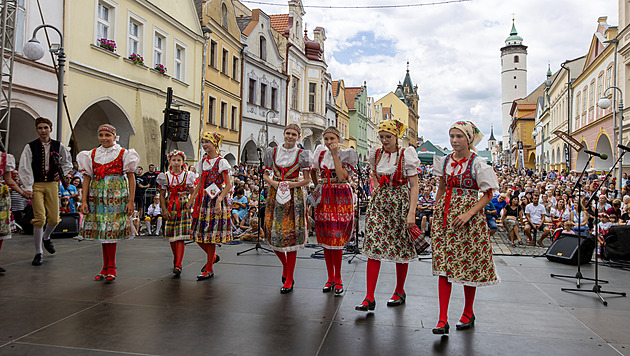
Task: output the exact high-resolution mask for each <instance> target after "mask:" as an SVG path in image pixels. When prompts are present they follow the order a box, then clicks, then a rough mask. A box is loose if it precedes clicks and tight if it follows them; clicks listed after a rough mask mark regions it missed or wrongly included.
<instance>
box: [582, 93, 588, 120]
mask: <svg viewBox="0 0 630 356" xmlns="http://www.w3.org/2000/svg"><path fill="white" fill-rule="evenodd" d="M587 99H588V89H587V88H585V89H584V91H583V92H582V114H586V108H587V107H586V104H587V103H586V100H587Z"/></svg>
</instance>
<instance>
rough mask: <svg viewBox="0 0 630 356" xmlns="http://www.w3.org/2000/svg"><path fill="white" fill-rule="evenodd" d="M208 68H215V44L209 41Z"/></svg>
mask: <svg viewBox="0 0 630 356" xmlns="http://www.w3.org/2000/svg"><path fill="white" fill-rule="evenodd" d="M210 66H211V67H212V68H215V69H216V68H217V43H216V42H214V41H210Z"/></svg>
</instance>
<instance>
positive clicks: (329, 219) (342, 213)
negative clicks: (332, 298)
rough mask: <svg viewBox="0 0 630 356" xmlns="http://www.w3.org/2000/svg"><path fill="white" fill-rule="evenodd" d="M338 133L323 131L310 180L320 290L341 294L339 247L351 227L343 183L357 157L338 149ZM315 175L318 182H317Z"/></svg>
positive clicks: (350, 209) (347, 191)
mask: <svg viewBox="0 0 630 356" xmlns="http://www.w3.org/2000/svg"><path fill="white" fill-rule="evenodd" d="M340 138H341V133H340V132H339V130H337V128H336V127H334V126H330V127H328V128H327V129H326V130H324V145H319V146H317V148H316V149H315V153H314V154H313V162H312V168H313V170H311V178H312V179H313V181H314V182H315V185H316V188H315V193H314V200H315V201H314V205H315V204H316V206H315V232H316V235H317V242H318V243H319V244H320V245H322V247H323V248H324V258H325V260H326V269H327V271H328V281H327V282H326V284H324V288H323V289H322V291H323V292H324V293H328V292H331V291H332V290H333V289H334V291H335V294H341V293H343V283H342V282H341V259H342V257H343V246H344V245H345V244H346V242H348V240H349V239H350V235H351V234H352V228H353V226H354V204H353V199H352V188H351V187H350V184H348V183H347V180H348V176H349V174H350V172H351V171H355V170H356V168H355V167H356V166H357V162H358V157H357V151H355V150H353V149H347V150H343V149H340V148H339V140H340ZM317 172H319V180H318V179H317V178H318V177H317Z"/></svg>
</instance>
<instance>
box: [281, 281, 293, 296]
mask: <svg viewBox="0 0 630 356" xmlns="http://www.w3.org/2000/svg"><path fill="white" fill-rule="evenodd" d="M294 285H295V281H293V282H292V283H291V288H285V287H284V286H283V287H282V288H280V294H289V293H291V292H293V286H294Z"/></svg>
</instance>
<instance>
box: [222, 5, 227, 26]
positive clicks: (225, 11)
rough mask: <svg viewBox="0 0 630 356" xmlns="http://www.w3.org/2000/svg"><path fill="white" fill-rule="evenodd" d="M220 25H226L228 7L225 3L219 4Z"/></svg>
mask: <svg viewBox="0 0 630 356" xmlns="http://www.w3.org/2000/svg"><path fill="white" fill-rule="evenodd" d="M221 26H223V27H225V28H227V27H228V9H227V6H226V5H225V3H223V4H221Z"/></svg>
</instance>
